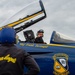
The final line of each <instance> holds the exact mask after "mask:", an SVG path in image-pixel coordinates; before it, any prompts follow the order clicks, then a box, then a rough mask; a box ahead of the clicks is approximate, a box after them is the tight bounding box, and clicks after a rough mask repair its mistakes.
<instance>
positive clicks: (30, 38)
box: [23, 30, 35, 43]
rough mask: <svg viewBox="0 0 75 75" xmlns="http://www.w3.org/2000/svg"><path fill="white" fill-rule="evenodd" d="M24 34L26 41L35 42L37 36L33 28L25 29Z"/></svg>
mask: <svg viewBox="0 0 75 75" xmlns="http://www.w3.org/2000/svg"><path fill="white" fill-rule="evenodd" d="M23 34H24V37H25V39H26V41H25V42H27V43H34V40H35V36H34V32H33V31H32V30H27V31H24V32H23Z"/></svg>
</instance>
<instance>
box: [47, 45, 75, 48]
mask: <svg viewBox="0 0 75 75" xmlns="http://www.w3.org/2000/svg"><path fill="white" fill-rule="evenodd" d="M48 46H61V47H67V48H75V46H70V45H63V44H48Z"/></svg>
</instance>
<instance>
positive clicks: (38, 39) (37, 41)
mask: <svg viewBox="0 0 75 75" xmlns="http://www.w3.org/2000/svg"><path fill="white" fill-rule="evenodd" d="M34 43H44V41H43V39H42V37H36V39H35V41H34Z"/></svg>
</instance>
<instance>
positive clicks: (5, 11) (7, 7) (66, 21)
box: [0, 0, 75, 43]
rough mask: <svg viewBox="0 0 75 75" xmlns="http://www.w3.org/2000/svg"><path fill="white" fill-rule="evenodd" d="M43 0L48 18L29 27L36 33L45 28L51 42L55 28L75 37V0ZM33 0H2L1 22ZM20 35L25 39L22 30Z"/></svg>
mask: <svg viewBox="0 0 75 75" xmlns="http://www.w3.org/2000/svg"><path fill="white" fill-rule="evenodd" d="M37 1H38V0H37ZM42 1H43V3H44V6H45V10H46V13H47V18H46V19H44V20H42V21H40V22H38V23H36V24H34V25H33V26H31V27H29V28H27V29H28V30H29V29H32V30H33V31H34V33H35V35H36V32H37V31H38V30H39V29H43V30H44V31H45V35H44V40H45V41H46V42H47V43H49V40H50V37H51V34H52V31H53V30H56V31H58V32H61V33H63V34H66V35H68V36H71V37H75V35H74V34H75V0H42ZM31 2H33V0H1V1H0V23H1V24H3V22H4V21H6V19H8V18H10V17H11V16H13V15H14V14H15V13H16V12H18V11H19V10H21V9H22V8H24V7H25V6H26V5H28V4H29V3H31ZM34 8H36V7H34ZM34 8H33V9H34ZM29 10H30V8H29ZM32 11H33V10H32ZM27 29H26V30H27ZM18 35H19V36H20V38H22V39H23V40H24V37H23V33H22V32H20V33H18Z"/></svg>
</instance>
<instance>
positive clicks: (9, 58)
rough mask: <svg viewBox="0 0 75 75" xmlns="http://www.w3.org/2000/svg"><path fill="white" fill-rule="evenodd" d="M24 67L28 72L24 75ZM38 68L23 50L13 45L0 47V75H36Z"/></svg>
mask: <svg viewBox="0 0 75 75" xmlns="http://www.w3.org/2000/svg"><path fill="white" fill-rule="evenodd" d="M24 65H25V66H26V67H27V68H28V72H27V73H26V74H24V70H23V69H24ZM38 73H39V66H38V65H37V63H36V62H35V60H34V59H33V58H32V56H31V55H30V54H28V53H27V52H26V51H25V50H22V49H19V48H17V47H16V46H15V45H0V75H38Z"/></svg>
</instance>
